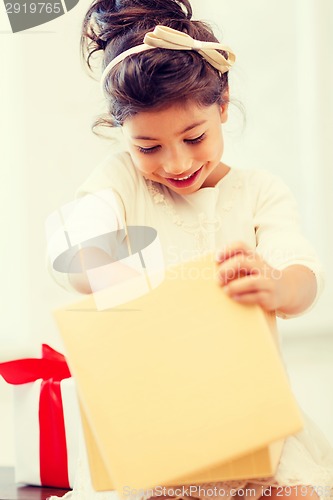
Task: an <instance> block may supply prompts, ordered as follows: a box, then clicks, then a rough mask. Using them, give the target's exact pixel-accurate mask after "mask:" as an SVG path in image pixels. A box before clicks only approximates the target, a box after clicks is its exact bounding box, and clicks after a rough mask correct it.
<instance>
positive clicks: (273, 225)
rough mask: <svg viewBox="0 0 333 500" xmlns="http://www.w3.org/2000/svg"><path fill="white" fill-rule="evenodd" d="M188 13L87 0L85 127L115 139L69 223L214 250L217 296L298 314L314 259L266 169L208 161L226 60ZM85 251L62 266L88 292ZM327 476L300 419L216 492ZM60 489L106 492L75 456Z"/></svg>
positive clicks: (173, 247) (332, 457)
mask: <svg viewBox="0 0 333 500" xmlns="http://www.w3.org/2000/svg"><path fill="white" fill-rule="evenodd" d="M191 16H192V10H191V6H190V4H189V1H188V0H97V1H94V3H93V4H92V5H91V7H90V8H89V10H88V12H87V14H86V16H85V18H84V23H83V33H82V48H83V53H84V54H87V63H88V66H89V67H90V57H91V55H92V54H93V53H95V52H96V51H100V50H102V51H103V53H104V60H103V68H104V71H103V75H102V80H101V84H102V88H103V91H104V93H105V96H106V99H107V103H108V115H107V117H104V118H102V119H100V120H98V122H96V124H95V125H101V124H102V125H108V126H111V127H120V128H121V130H122V132H123V136H124V139H125V141H126V147H125V148H124V151H121V152H119V153H117V154H114V155H112V156H111V157H109V158H108V159H107V160H106V161H105V163H104V164H103V165H101V167H100V168H98V169H97V170H96V171H95V172H93V174H92V175H91V177H90V178H89V179H88V180H87V181H86V183H85V184H84V185H83V186H82V187H81V189H80V192H79V194H80V196H83V198H81V200H82V201H81V202H80V203H79V204H78V205H77V206H76V210H75V215H74V217H73V218H72V220H71V225H72V227H74V228H75V225H76V227H77V228H78V230H79V231H82V230H83V232H85V237H86V239H89V238H92V237H94V236H99V235H103V234H105V233H108V232H109V230H110V225H112V224H114V223H115V224H116V225H117V227H121V226H122V224H127V225H132V226H133V225H139V226H150V227H154V228H156V229H157V231H158V235H159V239H160V241H161V244H162V249H163V253H164V259H165V262H166V264H167V265H171V264H175V263H177V262H180V261H182V260H186V259H188V258H190V257H195V256H196V255H201V254H203V253H204V252H208V251H215V252H218V253H217V267H218V279H219V282H220V284H221V286H222V287H224V289H225V291H226V293H228V294H229V295H230V296H231V297H233V298H234V299H235V300H237V301H239V302H241V303H257V304H259V305H260V306H261V307H263V308H264V309H265V310H267V311H275V312H276V314H277V315H279V316H281V317H290V316H294V315H298V314H300V313H303V312H304V311H305V310H307V309H309V308H310V307H311V306H312V305H313V304H314V302H315V301H316V298H317V297H318V294H319V292H320V289H321V286H322V278H321V272H320V266H319V264H318V262H317V260H316V256H315V254H314V253H313V251H312V248H311V247H310V246H309V244H308V242H307V241H306V240H305V239H304V238H303V237H302V235H301V234H300V232H299V227H298V222H297V209H296V207H295V202H294V200H293V198H292V196H291V194H290V192H289V190H288V189H287V188H286V187H285V186H284V185H283V184H282V183H281V182H280V181H279V180H278V179H277V178H275V177H273V176H272V175H270V174H268V173H264V172H262V171H259V170H249V171H243V170H237V169H234V168H230V167H229V166H227V165H226V164H225V163H223V162H222V161H221V157H222V154H223V147H224V146H223V135H222V130H221V124H224V123H225V122H226V120H227V117H228V104H229V88H228V71H229V69H230V68H231V66H232V64H233V62H234V60H235V57H234V54H233V53H232V51H231V50H230V49H229V48H227V47H224V46H222V45H221V44H219V43H218V40H217V39H216V38H215V36H214V34H213V33H212V31H211V29H210V28H209V27H208V26H207V25H206V24H204V23H203V22H200V21H193V20H191ZM115 207H116V208H115ZM73 221H74V222H73ZM110 221H112V224H111V222H110ZM82 228H83V229H82ZM80 234H83V233H80ZM91 260H93V263H94V265H95V264H96V263H98V265H101V264H103V263H107V262H110V260H112V258H111V257H110V254H109V253H108V251H107V250H106V249H105V248H102V247H99V248H96V249H95V250H91V249H90V250H89V249H86V250H81V252H80V254H79V261H80V266H81V270H82V272H81V273H78V272H74V270H75V271H77V269H74V268H75V266H77V260H76V259H75V258H74V259H73V260H72V261H71V263H70V265H69V267H68V268H66V276H67V278H68V280H69V284H70V285H71V286H72V287H74V288H75V289H76V290H77V291H79V292H83V293H90V292H91V291H92V290H91V285H90V282H89V280H88V278H87V274H86V273H85V269H87V268H89V267H91ZM88 261H89V262H88ZM58 271H59V270H58ZM71 271H73V272H71ZM53 274H54V275H55V277H56V278H57V279H59V280H60V278H61V274H60V273H59V272H57V271H56V270H53ZM62 276H64V274H63V275H62ZM332 485H333V452H332V450H331V449H330V447H329V446H328V445H327V443H326V442H325V440H324V439H323V438H322V436H321V435H320V433H319V431H317V430H316V429H315V428H314V426H313V425H312V424H311V423H310V422H308V420H307V419H306V428H305V430H304V431H302V432H300V433H298V434H297V435H295V436H292V437H289V438H288V439H287V440H286V443H285V446H284V450H283V454H282V457H281V460H280V464H279V467H278V470H277V472H276V475H275V476H274V477H267V478H262V479H261V480H251V479H248V480H244V481H228V482H224V483H221V484H219V485H218V486H219V488H218V489H220V490H222V489H223V491H224V492H225V496H226V497H228V496H229V497H231V496H244V493H246V491H249V492H250V493H249V495H250V496H251V498H259V497H261V496H262V495H263V494H264V491H265V496H271V497H272V498H275V497H280V498H284V497H288V498H296V497H297V496H300V497H302V498H306V499H308V500H310V499H318V498H319V497H320V498H322V499H324V498H325V499H329V498H333V490H332ZM206 486H207V485H206ZM210 486H214V485H210ZM203 489H204V487H203V488H202V489H201V491H203ZM253 492H255V494H254V493H253ZM68 498H70V499H72V500H74V499H80V500H95V499H96V500H98V499H100V500H102V499H103V500H104V499H105V500H111V499H113V498H116V493H115V492H108V493H95V492H94V491H93V489H92V487H91V485H90V480H89V472H88V467H87V465H86V461H85V458H84V456H83V457H81V461H80V467H79V471H78V477H77V486H76V487H75V488H74V491H73V492H71V493H69V494H68ZM203 498H204V495H203Z"/></svg>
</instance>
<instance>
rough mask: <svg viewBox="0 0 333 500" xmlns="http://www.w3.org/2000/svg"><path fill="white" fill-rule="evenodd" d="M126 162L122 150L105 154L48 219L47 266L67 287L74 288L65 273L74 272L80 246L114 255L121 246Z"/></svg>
mask: <svg viewBox="0 0 333 500" xmlns="http://www.w3.org/2000/svg"><path fill="white" fill-rule="evenodd" d="M126 162H127V163H128V159H127V157H126V155H125V154H124V155H123V156H121V155H117V156H112V157H108V158H107V159H106V160H105V161H104V162H103V163H102V164H101V165H100V166H99V167H97V168H96V169H95V170H94V171H93V172H92V174H91V176H90V177H89V178H88V179H87V181H86V182H85V183H84V184H83V185H82V186H81V187H80V188H79V190H78V191H77V193H76V199H75V200H74V201H72V202H70V203H68V204H66V205H65V206H63V207H61V208H60V209H59V210H57V211H56V212H54V213H53V214H52V215H51V216H50V217H49V219H48V226H49V227H48V262H47V266H48V270H49V272H50V274H51V276H52V277H53V279H54V280H55V281H56V282H57V283H58V284H59V285H60V286H62V287H63V288H65V289H66V290H68V291H75V290H74V289H73V287H72V286H71V284H70V281H69V277H68V274H69V272H73V269H74V272H75V255H76V254H77V253H78V252H79V250H80V249H82V248H86V247H89V248H92V247H93V248H98V249H99V250H101V251H103V252H104V253H106V254H107V255H109V256H111V257H114V256H115V253H116V252H117V251H119V248H121V241H120V240H122V239H124V237H125V228H126V208H125V205H124V200H128V199H131V191H132V190H133V189H132V186H133V183H134V182H135V179H133V171H132V170H131V168H130V165H127V164H126ZM76 260H77V259H76ZM76 267H77V264H76ZM76 272H77V269H76Z"/></svg>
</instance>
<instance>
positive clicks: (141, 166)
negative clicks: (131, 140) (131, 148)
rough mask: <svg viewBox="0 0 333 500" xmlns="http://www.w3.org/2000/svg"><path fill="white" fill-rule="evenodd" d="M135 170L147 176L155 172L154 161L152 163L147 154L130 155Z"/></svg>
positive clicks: (136, 153)
mask: <svg viewBox="0 0 333 500" xmlns="http://www.w3.org/2000/svg"><path fill="white" fill-rule="evenodd" d="M131 157H132V160H133V163H134V166H135V168H137V169H138V170H139V171H140V172H143V173H146V174H149V173H152V172H153V171H154V170H156V161H154V160H153V159H152V158H151V157H150V156H149V154H147V155H145V154H142V153H139V152H135V153H132V154H131Z"/></svg>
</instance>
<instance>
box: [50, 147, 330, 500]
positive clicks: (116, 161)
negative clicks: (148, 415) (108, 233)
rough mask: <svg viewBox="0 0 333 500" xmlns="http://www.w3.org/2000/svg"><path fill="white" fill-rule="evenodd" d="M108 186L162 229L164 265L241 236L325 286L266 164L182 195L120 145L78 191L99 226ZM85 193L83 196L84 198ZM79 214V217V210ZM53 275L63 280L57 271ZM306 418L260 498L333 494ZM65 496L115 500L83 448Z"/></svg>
mask: <svg viewBox="0 0 333 500" xmlns="http://www.w3.org/2000/svg"><path fill="white" fill-rule="evenodd" d="M108 189H109V193H110V199H113V197H114V196H115V195H116V196H117V197H118V199H119V200H120V206H121V213H122V215H121V219H122V221H119V223H120V224H121V222H123V221H125V222H126V224H127V225H143V226H145V225H146V226H152V227H154V228H155V229H157V232H158V235H159V238H160V240H161V243H162V248H163V252H164V259H165V262H166V264H167V265H172V264H176V263H178V262H181V261H185V260H188V259H190V258H193V257H196V256H198V255H199V254H202V253H204V252H207V251H210V252H217V251H219V250H221V249H222V248H223V247H225V246H226V245H228V244H231V243H234V242H235V241H244V242H245V243H247V244H248V245H250V246H251V247H252V248H253V249H256V250H257V251H258V252H259V253H260V254H261V255H262V256H263V257H264V258H265V259H266V260H267V261H268V262H269V263H270V264H271V265H272V266H273V267H275V268H277V269H283V268H285V267H286V266H289V265H291V264H295V263H298V264H302V265H305V266H307V267H309V268H310V269H311V270H312V271H313V272H314V273H315V275H316V277H317V282H318V294H317V295H319V293H320V291H321V289H322V284H323V278H322V271H321V267H320V264H319V263H318V260H317V258H316V255H315V252H314V251H313V249H312V246H311V245H310V244H309V243H308V242H307V241H306V240H305V239H304V237H303V236H302V234H301V232H300V228H299V221H298V213H297V206H296V203H295V200H294V198H293V196H292V195H291V193H290V191H289V189H288V188H287V187H286V186H285V185H284V184H283V182H281V181H280V180H279V179H278V178H276V177H275V176H273V175H271V174H269V173H267V172H264V171H261V170H239V169H234V168H232V169H231V170H230V172H229V173H228V174H227V175H226V176H225V177H224V178H223V179H221V180H220V182H219V183H218V184H217V185H216V186H215V187H213V188H203V189H200V190H199V191H197V192H196V193H193V194H189V195H185V196H181V195H179V194H176V193H174V192H173V191H169V190H168V188H167V187H165V186H162V185H159V184H156V183H151V182H149V181H146V180H145V179H144V178H143V177H142V176H141V174H140V173H138V172H137V171H136V169H135V167H134V166H133V164H132V161H131V158H130V156H129V154H127V153H121V154H119V155H117V156H116V157H110V158H108V159H107V160H106V161H105V162H104V163H103V164H102V165H101V166H100V167H99V168H98V169H97V170H96V171H94V172H93V173H92V175H91V176H90V178H89V179H88V180H87V181H86V182H85V183H84V185H83V186H81V188H80V190H79V192H78V195H79V196H84V195H86V194H89V196H92V195H93V196H94V197H95V203H94V209H93V213H91V214H90V217H89V224H90V221H92V223H93V221H94V220H95V219H96V220H98V227H99V229H98V231H100V230H101V227H103V225H105V227H107V225H108V221H109V220H110V219H113V218H114V212H113V210H112V208H111V207H112V204H108V203H105V201H106V193H107V190H108ZM100 191H102V192H103V200H102V201H101V199H100V198H99V192H100ZM84 200H85V198H82V203H83V204H84V203H85V202H84ZM107 207H110V209H109V210H108V209H107ZM75 217H77V223H78V224H80V213H79V212H77V213H76V214H75ZM72 223H73V221H72ZM81 223H82V221H81ZM91 228H93V226H91ZM53 274H54V275H55V273H53ZM55 278H56V279H58V280H59V275H55ZM133 418H135V415H133ZM305 419H306V427H305V429H304V430H303V431H302V432H300V433H299V434H297V435H295V436H292V437H290V438H288V439H287V440H286V444H285V447H284V451H283V455H282V458H281V462H280V466H279V468H278V471H277V474H276V477H275V478H274V479H266V480H264V479H263V480H262V481H261V482H259V483H258V482H257V484H256V485H255V486H254V488H255V490H256V495H251V498H258V497H259V496H261V494H262V489H263V488H265V487H268V486H269V485H272V484H275V485H276V484H279V485H285V486H295V485H309V484H310V485H312V486H313V487H314V488H315V489H316V491H317V492H318V494H319V496H320V498H322V499H324V498H325V499H328V498H330V499H333V492H332V490H331V487H332V485H333V451H332V449H331V448H330V446H329V445H328V444H327V442H326V440H325V438H324V437H323V436H322V435H321V433H320V432H319V431H318V430H317V429H316V427H315V425H314V424H312V423H311V422H310V421H309V419H307V418H306V417H305ZM254 483H255V482H254V481H238V482H232V483H230V482H229V483H223V484H222V486H221V487H223V488H224V490H225V496H224V498H227V497H228V496H231V497H232V496H233V493H232V491H233V488H245V487H250V486H249V485H253V484H254ZM201 497H202V498H205V496H204V495H201ZM52 498H53V497H52ZM66 498H68V499H71V500H76V499H80V500H113V499H116V498H117V495H116V493H115V492H108V493H96V492H94V491H93V490H92V488H91V485H90V480H89V472H88V467H87V464H86V461H85V457H84V451H83V454H82V456H81V460H80V464H79V472H78V484H77V487H76V488H75V490H74V492H73V493H70V494H69V495H68V496H67V497H66ZM207 498H208V495H207Z"/></svg>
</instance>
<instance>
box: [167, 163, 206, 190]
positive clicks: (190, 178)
mask: <svg viewBox="0 0 333 500" xmlns="http://www.w3.org/2000/svg"><path fill="white" fill-rule="evenodd" d="M202 168H203V167H200V168H199V170H197V171H196V172H193V174H190V175H186V176H184V177H167V178H166V179H167V180H168V181H169V182H170V184H172V185H173V186H177V187H188V186H190V185H191V184H193V183H194V182H195V181H196V180H197V178H198V177H199V174H200V172H201V170H202Z"/></svg>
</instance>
